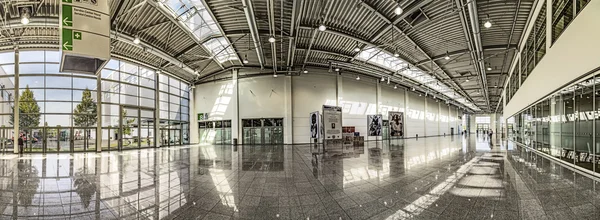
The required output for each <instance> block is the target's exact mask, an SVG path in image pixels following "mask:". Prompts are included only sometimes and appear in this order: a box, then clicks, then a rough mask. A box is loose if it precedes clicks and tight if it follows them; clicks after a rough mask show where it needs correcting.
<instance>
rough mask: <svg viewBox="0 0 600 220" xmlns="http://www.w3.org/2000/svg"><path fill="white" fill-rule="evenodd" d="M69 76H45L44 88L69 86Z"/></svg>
mask: <svg viewBox="0 0 600 220" xmlns="http://www.w3.org/2000/svg"><path fill="white" fill-rule="evenodd" d="M71 79H72V78H71V77H68V76H46V88H71Z"/></svg>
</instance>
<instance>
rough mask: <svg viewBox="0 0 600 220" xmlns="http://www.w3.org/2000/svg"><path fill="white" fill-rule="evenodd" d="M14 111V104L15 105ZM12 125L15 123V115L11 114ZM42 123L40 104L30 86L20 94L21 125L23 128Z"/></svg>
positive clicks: (26, 128)
mask: <svg viewBox="0 0 600 220" xmlns="http://www.w3.org/2000/svg"><path fill="white" fill-rule="evenodd" d="M13 111H14V106H13ZM9 123H10V124H11V125H14V115H12V114H11V115H10V121H9ZM39 124H40V106H39V105H38V104H37V101H36V100H35V98H34V97H33V92H32V91H31V90H29V86H27V87H26V88H25V91H23V93H22V94H21V96H19V127H20V128H21V129H22V130H28V128H32V127H37V126H38V125H39Z"/></svg>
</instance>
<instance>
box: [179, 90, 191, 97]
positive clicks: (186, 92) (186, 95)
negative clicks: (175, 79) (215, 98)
mask: <svg viewBox="0 0 600 220" xmlns="http://www.w3.org/2000/svg"><path fill="white" fill-rule="evenodd" d="M181 96H183V97H184V98H186V99H189V98H190V92H188V91H187V90H186V91H181Z"/></svg>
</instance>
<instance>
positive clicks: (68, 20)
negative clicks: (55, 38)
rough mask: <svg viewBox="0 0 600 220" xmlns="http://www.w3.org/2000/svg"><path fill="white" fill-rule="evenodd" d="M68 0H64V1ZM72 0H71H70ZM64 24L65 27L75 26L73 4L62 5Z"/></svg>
mask: <svg viewBox="0 0 600 220" xmlns="http://www.w3.org/2000/svg"><path fill="white" fill-rule="evenodd" d="M64 1H66V0H63V2H64ZM69 1H70V0H69ZM61 21H62V25H63V26H65V27H72V26H73V6H70V5H63V6H62V20H61Z"/></svg>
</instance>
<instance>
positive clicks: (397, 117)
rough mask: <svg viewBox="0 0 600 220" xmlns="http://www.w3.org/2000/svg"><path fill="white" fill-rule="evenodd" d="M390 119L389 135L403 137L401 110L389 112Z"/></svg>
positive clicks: (402, 114) (402, 115)
mask: <svg viewBox="0 0 600 220" xmlns="http://www.w3.org/2000/svg"><path fill="white" fill-rule="evenodd" d="M389 119H390V120H389V121H390V136H391V137H399V138H403V137H404V113H403V112H389Z"/></svg>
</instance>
